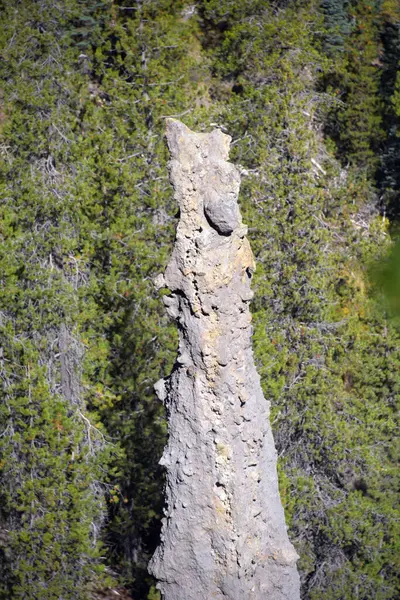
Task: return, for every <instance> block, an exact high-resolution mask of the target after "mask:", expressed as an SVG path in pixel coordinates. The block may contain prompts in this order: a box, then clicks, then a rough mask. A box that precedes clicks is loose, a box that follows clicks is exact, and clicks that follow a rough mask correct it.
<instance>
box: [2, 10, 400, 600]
mask: <svg viewBox="0 0 400 600" xmlns="http://www.w3.org/2000/svg"><path fill="white" fill-rule="evenodd" d="M2 9H3V10H2V17H1V19H2V29H1V33H0V38H1V49H2V50H1V56H2V59H3V61H2V66H1V81H2V83H1V90H0V136H1V140H0V150H1V153H2V158H3V163H2V164H1V167H0V169H1V171H0V172H1V181H0V186H1V187H0V189H1V204H0V271H1V283H2V286H1V288H0V304H1V308H0V311H1V312H0V317H1V318H0V336H1V346H2V348H3V350H2V354H1V355H0V370H1V374H2V379H3V382H4V390H3V396H4V397H3V402H2V405H1V408H0V480H1V492H0V506H1V508H0V576H1V581H2V583H1V584H0V597H4V598H12V597H15V598H27V599H29V598H43V599H46V598H54V599H57V598H76V597H77V591H76V590H77V589H78V590H79V597H80V598H85V597H88V596H89V594H90V593H91V590H93V588H99V586H100V587H101V585H102V581H103V580H104V575H103V574H102V571H104V566H105V564H107V565H108V566H109V567H111V568H112V570H113V573H114V576H115V577H116V578H117V579H119V580H120V582H121V583H124V584H125V585H126V587H127V588H129V590H130V591H131V592H132V594H133V596H134V597H135V598H136V599H140V598H142V599H144V598H146V597H147V598H158V592H156V591H155V587H154V582H153V581H152V579H151V578H150V577H149V576H148V575H147V574H146V563H147V560H148V558H149V556H150V555H151V553H152V551H153V550H154V547H155V545H156V544H157V542H158V540H157V538H158V534H159V524H160V517H161V513H162V471H161V470H160V468H159V466H158V459H159V457H160V455H161V451H162V447H163V445H164V443H165V437H166V427H165V422H164V417H163V411H162V408H161V407H160V405H159V403H158V401H156V399H155V397H154V393H153V384H154V382H155V381H156V380H157V379H158V378H159V377H161V376H164V375H166V374H168V373H169V371H170V369H171V366H172V362H173V360H174V358H175V357H174V354H175V345H176V334H175V330H174V328H173V327H172V326H171V324H170V323H169V322H168V321H167V319H166V316H165V313H164V310H163V307H162V305H161V303H160V301H159V298H158V297H157V295H156V293H155V291H154V289H153V284H152V278H153V277H154V275H156V274H158V273H159V272H160V271H161V270H162V269H163V267H164V265H165V264H166V261H167V258H168V256H169V254H170V251H171V246H172V241H173V235H174V225H175V218H174V217H175V213H176V207H175V206H174V203H173V202H172V190H171V188H170V185H169V183H168V173H167V161H168V153H167V149H166V147H165V144H164V141H163V129H164V118H165V117H166V116H176V117H178V118H182V119H183V120H184V121H185V123H187V125H189V126H191V127H194V128H196V129H198V130H206V129H208V128H209V126H211V123H218V124H219V126H220V127H222V128H224V130H227V131H228V132H229V134H230V135H232V137H233V146H232V155H231V158H232V160H233V161H234V162H236V163H238V164H240V165H242V168H243V170H244V175H243V178H242V188H241V198H240V202H241V209H242V213H243V215H244V220H245V222H246V223H248V225H249V228H250V238H251V243H252V247H253V250H254V252H255V254H256V259H257V264H258V267H257V272H256V276H255V292H256V296H255V301H254V304H253V314H254V324H255V334H254V344H255V350H256V356H257V361H258V369H259V372H260V374H261V377H262V382H263V386H264V391H265V394H266V396H267V397H268V398H269V399H271V401H272V404H273V421H274V422H273V426H274V432H275V439H276V443H277V447H278V452H279V455H280V463H279V469H280V480H281V491H282V498H283V501H284V503H285V507H286V515H287V520H288V524H289V526H290V533H291V537H292V539H293V541H294V543H295V545H296V547H297V549H298V551H299V553H300V556H301V560H300V571H301V576H302V582H303V597H304V598H308V599H309V600H317V599H319V598H321V597H323V598H326V599H327V600H329V599H337V600H339V599H340V600H342V599H352V598H358V599H364V598H365V599H367V598H368V599H369V598H377V599H379V600H392V599H393V600H394V598H396V597H398V595H399V564H398V547H397V539H398V538H399V527H398V511H399V507H398V498H396V490H397V489H398V485H399V481H398V461H399V448H398V445H397V443H396V441H395V433H396V431H397V428H398V417H397V414H398V393H399V389H398V387H399V382H398V377H397V375H396V373H397V372H398V365H399V360H400V357H399V355H398V348H399V331H398V326H397V325H396V322H395V321H394V320H388V319H387V317H386V314H385V310H384V308H383V307H382V306H379V303H377V302H376V299H375V297H374V296H373V295H372V299H371V298H370V290H369V283H368V277H367V270H368V268H369V265H370V264H371V262H373V261H374V260H376V259H378V261H380V262H381V263H382V261H383V257H385V256H386V254H387V248H389V247H390V244H389V240H388V235H387V231H386V222H385V220H384V219H381V218H380V216H379V214H378V212H377V209H376V206H377V203H378V202H377V197H376V193H375V189H374V185H375V183H376V181H375V180H374V179H373V176H375V175H376V176H377V181H378V183H379V185H380V186H381V190H382V193H384V194H386V195H385V202H392V205H393V202H395V198H396V197H397V196H396V194H397V191H396V186H397V175H396V169H395V165H396V164H397V162H396V161H397V154H396V148H397V143H398V131H397V129H398V127H397V122H398V121H397V119H398V117H399V115H400V109H399V108H398V107H399V106H400V103H399V97H400V95H399V91H398V74H397V64H398V58H399V57H398V48H399V46H398V44H397V41H398V40H397V37H396V36H397V35H398V20H397V8H396V5H395V3H394V4H393V3H392V2H391V0H385V2H383V3H371V2H367V1H366V0H365V1H364V0H363V1H362V2H357V3H356V2H353V3H349V2H346V1H340V0H323V2H317V1H316V0H310V1H308V0H302V1H296V2H284V1H282V2H278V3H274V5H273V6H272V5H270V4H268V3H265V1H263V0H251V1H248V2H231V1H228V0H222V1H221V0H218V2H217V1H216V0H202V1H201V2H198V3H197V4H196V6H195V8H193V5H192V3H190V2H186V1H182V2H172V0H162V2H160V1H156V0H144V1H143V2H138V3H136V4H135V5H134V6H133V5H132V3H130V2H120V3H119V4H118V5H117V4H116V3H115V2H112V1H111V0H110V1H108V0H105V1H101V2H97V3H87V2H80V1H78V0H68V1H67V2H62V3H58V2H53V1H50V0H41V1H40V2H31V1H29V0H27V1H25V2H20V3H18V6H17V10H15V9H14V7H13V6H11V5H10V3H6V2H3V3H2ZM396 78H397V84H396ZM381 123H383V124H384V125H385V128H386V125H387V124H390V128H389V129H390V134H389V135H386V134H383V131H382V127H381ZM324 133H325V138H324V135H323V134H324ZM327 134H329V135H328V136H327ZM380 152H381V155H380V154H379V153H380ZM334 154H336V157H337V158H338V159H339V160H340V162H341V164H342V165H345V166H346V168H343V166H342V167H341V166H340V165H339V164H338V162H337V160H336V158H334V156H333V155H334ZM349 163H350V165H349ZM377 169H378V170H377ZM386 198H387V200H386ZM392 213H393V214H395V211H392ZM393 256H395V255H394V254H393ZM383 264H385V265H387V267H385V269H386V270H385V269H383V270H382V274H383V277H384V280H383V283H382V287H384V288H385V287H388V290H389V292H388V297H389V298H392V301H393V302H397V300H396V294H397V289H396V290H395V293H393V291H392V288H393V286H395V285H397V284H395V283H394V281H397V280H394V279H393V278H392V274H393V273H394V272H395V269H396V265H397V261H395V259H394V258H393V259H389V260H388V261H387V262H384V263H383ZM389 274H390V276H389ZM389 282H390V284H389ZM379 285H380V284H379ZM100 538H101V539H102V542H100ZM102 544H103V545H102ZM100 557H102V558H100ZM104 557H105V558H104Z"/></svg>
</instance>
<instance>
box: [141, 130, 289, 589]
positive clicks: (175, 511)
mask: <svg viewBox="0 0 400 600" xmlns="http://www.w3.org/2000/svg"><path fill="white" fill-rule="evenodd" d="M167 140H168V146H169V149H170V153H171V162H170V177H171V181H172V184H173V186H174V190H175V198H176V200H177V202H178V204H179V207H180V220H179V223H178V227H177V234H176V242H175V246H174V250H173V253H172V257H171V260H170V262H169V265H168V267H167V269H166V271H165V273H164V275H161V276H159V277H158V278H157V281H156V285H157V287H159V288H160V287H167V288H169V290H170V295H166V296H163V300H164V304H165V306H166V309H167V312H168V313H169V315H170V316H171V317H172V318H173V319H175V320H176V321H177V323H178V329H179V351H178V357H177V360H176V364H175V366H174V369H173V372H172V373H171V375H170V377H169V378H167V379H163V380H161V381H160V382H158V383H157V384H156V386H155V389H156V392H157V395H158V397H159V398H160V400H161V401H162V402H164V404H165V406H166V410H167V417H168V431H169V439H168V444H167V446H166V448H165V451H164V454H163V456H162V459H161V461H160V463H161V464H162V465H164V467H165V469H166V509H165V517H164V519H163V527H162V533H161V544H160V546H159V548H158V549H157V551H156V553H155V555H154V556H153V558H152V560H151V562H150V565H149V570H150V572H151V573H152V574H153V575H154V576H155V577H156V578H157V579H158V587H159V589H160V590H161V593H162V597H163V599H164V600H199V599H204V600H211V599H216V600H226V599H229V600H245V599H246V600H247V599H254V600H261V599H262V600H265V599H266V598H270V599H271V600H288V599H290V600H298V599H299V597H300V596H299V578H298V574H297V570H296V560H297V558H298V557H297V554H296V552H295V550H294V549H293V547H292V545H291V544H290V542H289V539H288V535H287V531H286V526H285V521H284V514H283V509H282V505H281V502H280V498H279V492H278V482H277V474H276V451H275V447H274V442H273V438H272V433H271V426H270V422H269V402H267V400H266V399H265V398H264V397H263V393H262V390H261V385H260V379H259V376H258V374H257V372H256V369H255V365H254V358H253V352H252V348H251V335H252V327H251V315H250V310H249V302H250V300H251V298H252V295H253V294H252V291H251V289H250V279H251V273H252V272H253V271H254V269H255V262H254V257H253V254H252V251H251V248H250V245H249V242H248V240H247V238H246V234H247V227H246V226H245V225H243V223H242V219H241V215H240V210H239V206H238V194H239V186H240V176H239V172H238V170H237V168H236V167H235V166H234V165H232V164H231V163H229V162H228V154H229V144H230V137H229V136H227V135H225V134H223V133H222V132H221V131H220V130H215V131H213V132H212V133H209V134H207V133H194V132H192V131H190V130H189V129H188V128H187V127H186V126H185V125H183V124H182V123H180V122H179V121H176V120H173V119H168V120H167Z"/></svg>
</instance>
